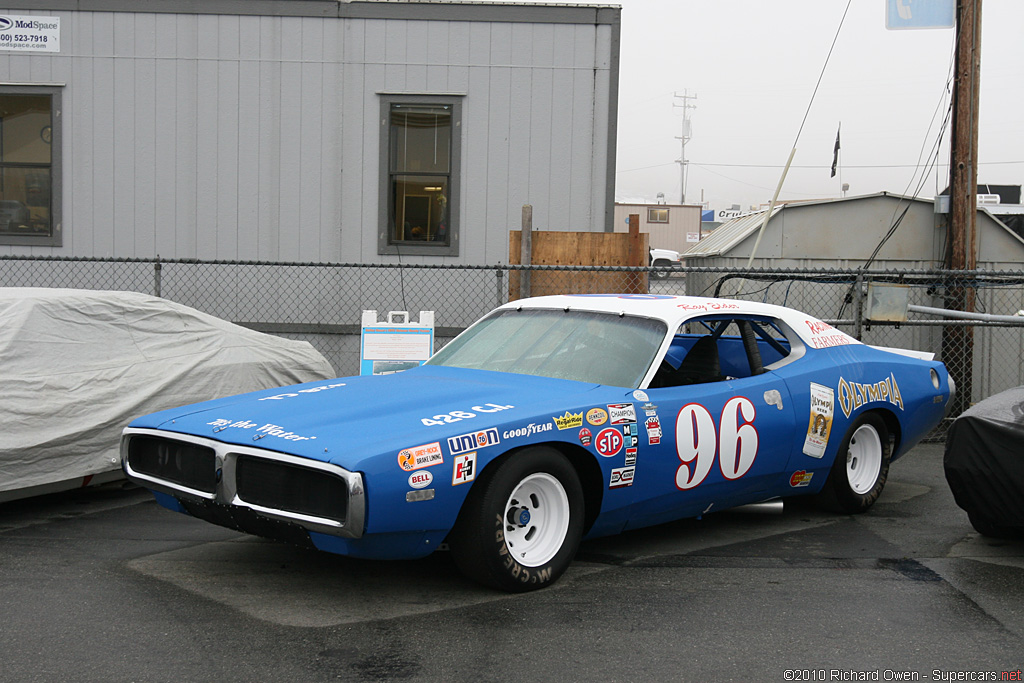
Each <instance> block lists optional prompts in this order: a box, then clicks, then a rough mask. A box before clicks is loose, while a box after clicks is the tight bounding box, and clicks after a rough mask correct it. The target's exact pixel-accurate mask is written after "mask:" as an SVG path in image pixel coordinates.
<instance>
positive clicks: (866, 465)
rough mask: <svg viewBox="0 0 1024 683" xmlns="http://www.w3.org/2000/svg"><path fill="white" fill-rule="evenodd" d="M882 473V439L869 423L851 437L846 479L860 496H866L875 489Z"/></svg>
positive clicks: (860, 427)
mask: <svg viewBox="0 0 1024 683" xmlns="http://www.w3.org/2000/svg"><path fill="white" fill-rule="evenodd" d="M881 471H882V438H881V437H880V436H879V434H878V432H877V431H876V430H875V428H874V427H873V426H872V425H871V424H868V423H865V424H862V425H860V426H859V427H858V428H857V429H856V431H854V432H853V436H851V437H850V449H849V451H848V452H847V455H846V478H847V480H848V481H849V482H850V488H851V489H853V491H854V493H857V494H858V495H861V496H863V495H866V494H867V493H868V492H870V491H871V489H873V488H874V487H875V483H876V482H877V481H878V474H879V473H880V472H881Z"/></svg>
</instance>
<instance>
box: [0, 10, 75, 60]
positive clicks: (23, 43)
mask: <svg viewBox="0 0 1024 683" xmlns="http://www.w3.org/2000/svg"><path fill="white" fill-rule="evenodd" d="M0 52H60V17H28V16H21V15H15V14H8V15H0Z"/></svg>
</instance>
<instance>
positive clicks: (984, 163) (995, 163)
mask: <svg viewBox="0 0 1024 683" xmlns="http://www.w3.org/2000/svg"><path fill="white" fill-rule="evenodd" d="M677 163H678V162H676V161H666V162H665V163H661V164H652V165H651V166H638V167H637V168H624V169H622V170H620V171H615V172H616V173H631V172H633V171H646V170H649V169H652V168H661V167H663V166H675V165H676V164H677ZM687 164H689V165H692V166H699V167H701V168H770V169H778V168H783V167H782V166H780V165H775V164H702V163H699V162H697V161H687ZM1012 164H1024V160H1021V161H979V162H978V165H979V166H1005V165H1012ZM936 165H937V166H939V167H943V166H949V164H948V163H940V164H936ZM919 167H920V166H919V165H918V164H843V168H868V169H870V168H919ZM790 168H805V169H819V170H820V169H823V168H832V166H831V164H824V165H809V164H804V165H801V164H793V165H791V166H790Z"/></svg>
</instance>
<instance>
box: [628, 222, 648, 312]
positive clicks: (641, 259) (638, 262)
mask: <svg viewBox="0 0 1024 683" xmlns="http://www.w3.org/2000/svg"><path fill="white" fill-rule="evenodd" d="M642 252H643V244H642V241H641V239H640V214H637V213H631V214H629V254H628V255H627V257H626V258H627V261H628V265H630V266H636V267H643V266H646V265H647V261H648V259H647V258H645V256H644V254H643V253H642ZM630 275H631V276H632V277H630V278H629V279H628V280H629V284H630V291H629V292H628V293H630V294H633V293H641V292H646V291H647V286H646V283H645V282H644V279H645V278H646V276H647V273H631V274H630Z"/></svg>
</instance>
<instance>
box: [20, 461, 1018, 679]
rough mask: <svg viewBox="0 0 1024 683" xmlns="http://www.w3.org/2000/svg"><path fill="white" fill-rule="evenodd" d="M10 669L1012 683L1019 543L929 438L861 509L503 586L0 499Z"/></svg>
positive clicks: (102, 494)
mask: <svg viewBox="0 0 1024 683" xmlns="http://www.w3.org/2000/svg"><path fill="white" fill-rule="evenodd" d="M0 576H2V579H3V580H2V582H0V615H2V616H0V680H2V681H176V682H181V681H218V682H221V681H302V682H306V681H337V680H344V681H377V680H385V681H390V680H401V681H441V680H444V681H473V682H476V681H560V682H565V681H583V680H586V681H790V680H800V681H822V680H825V681H833V680H837V681H838V680H846V681H850V680H945V681H951V680H1021V674H1020V669H1021V667H1022V666H1024V543H1022V542H1014V541H1000V540H993V539H987V538H984V537H981V536H979V535H978V534H977V533H976V532H974V530H973V529H972V528H971V527H970V525H969V523H968V521H967V515H966V514H965V513H964V512H963V511H961V510H960V509H959V508H957V507H956V505H955V503H954V502H953V498H952V495H951V494H950V492H949V488H948V486H947V485H946V482H945V478H944V476H943V473H942V447H941V445H940V444H933V445H922V446H918V447H917V448H915V449H914V450H913V451H911V452H910V453H909V454H908V455H907V456H905V457H904V458H903V459H901V460H900V461H898V462H897V463H895V464H894V465H893V467H892V470H891V472H890V478H889V482H888V485H887V486H886V490H885V492H884V493H883V495H882V497H881V499H880V500H879V502H878V503H877V504H876V505H875V506H874V508H872V510H871V511H869V512H868V513H867V514H864V515H859V516H842V515H834V514H830V513H825V512H819V511H817V510H815V509H813V508H809V507H806V506H798V505H792V504H787V505H786V506H785V509H783V510H781V511H780V510H778V509H777V506H776V509H768V510H765V509H763V508H762V509H753V510H751V509H741V510H737V511H728V512H721V513H718V514H713V515H709V516H707V517H705V518H704V519H703V520H700V521H697V520H684V521H680V522H675V523H671V524H666V525H661V526H658V527H653V528H649V529H644V530H640V531H636V532H631V533H627V534H623V535H620V536H616V537H611V538H605V539H596V540H591V541H587V542H586V543H584V544H583V547H582V548H581V551H580V553H579V555H578V557H577V559H576V561H575V562H574V564H573V565H572V567H571V568H570V570H569V572H568V573H567V574H566V575H565V576H564V577H563V578H562V579H561V580H560V581H559V582H558V583H557V584H556V585H555V586H553V587H551V588H548V589H545V590H542V591H538V592H534V593H528V594H524V595H506V594H503V593H496V592H494V591H491V590H488V589H484V588H481V587H478V586H476V585H474V584H472V583H469V582H468V581H467V580H465V579H464V578H462V576H461V575H459V573H458V572H457V571H456V570H455V568H454V566H453V564H452V563H451V561H450V559H449V558H448V557H447V555H446V554H445V553H437V554H435V555H434V556H431V557H429V558H426V559H424V560H419V561H413V562H366V561H355V560H350V559H347V558H342V557H337V556H333V555H328V554H324V553H318V552H315V551H309V550H303V549H299V548H293V547H291V546H288V545H284V544H280V543H276V542H271V541H266V540H262V539H258V538H253V537H249V536H245V535H241V534H237V533H234V532H231V531H229V530H226V529H221V528H219V527H216V526H213V525H210V524H207V523H205V522H202V521H199V520H195V519H191V518H188V517H186V516H184V515H180V514H175V513H171V512H168V511H166V510H164V509H163V508H160V507H159V506H157V505H156V503H155V502H154V501H153V499H152V497H151V496H150V495H149V494H148V493H147V492H145V491H143V490H141V489H137V488H129V487H125V486H121V485H107V486H103V487H98V488H93V489H85V490H80V491H75V492H71V493H67V494H59V495H52V496H45V497H40V498H36V499H32V500H25V501H17V502H12V503H6V504H2V505H0Z"/></svg>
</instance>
